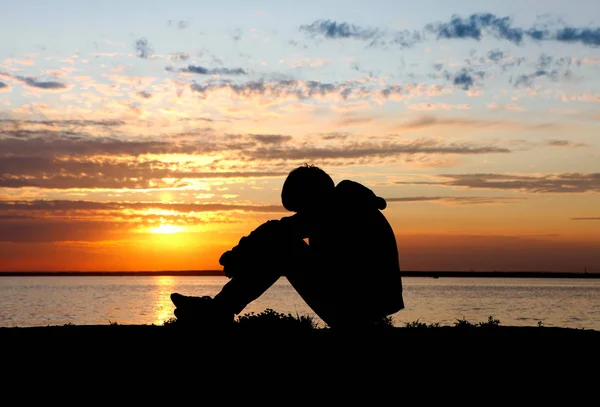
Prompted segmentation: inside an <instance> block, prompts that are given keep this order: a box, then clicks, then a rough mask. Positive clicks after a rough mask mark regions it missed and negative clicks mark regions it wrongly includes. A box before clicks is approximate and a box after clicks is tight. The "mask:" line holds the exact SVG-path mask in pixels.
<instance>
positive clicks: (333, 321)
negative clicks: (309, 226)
mask: <svg viewBox="0 0 600 407" xmlns="http://www.w3.org/2000/svg"><path fill="white" fill-rule="evenodd" d="M270 257H271V258H270V259H269V261H266V262H262V264H253V263H249V264H248V266H247V268H245V269H244V270H243V272H239V273H236V275H235V276H234V277H232V278H231V279H230V280H229V281H228V282H227V283H226V284H225V285H224V286H223V288H222V290H221V291H220V292H219V293H218V294H217V295H216V296H215V297H214V300H215V301H216V302H217V303H218V304H219V305H220V306H222V307H224V308H225V309H226V310H227V311H229V312H233V313H234V314H239V313H241V312H242V310H243V309H244V308H245V307H246V306H247V305H248V304H249V303H250V302H252V301H254V300H255V299H257V298H258V297H260V296H261V295H262V294H263V293H264V292H265V291H266V290H267V289H269V287H271V286H272V285H273V284H274V283H275V282H276V281H277V280H278V279H279V278H280V277H281V276H285V277H286V278H287V279H288V281H289V282H290V284H291V285H292V287H293V288H294V289H295V290H296V291H297V292H298V294H299V295H300V297H301V298H302V299H303V300H304V301H305V302H306V304H307V305H308V306H309V307H310V308H311V309H312V310H313V311H314V312H315V313H316V314H317V315H318V316H319V317H320V318H321V319H322V320H323V321H324V322H325V323H326V324H327V325H328V326H329V327H331V328H344V327H345V328H360V327H368V326H372V325H374V324H375V322H377V321H378V320H381V319H382V318H383V317H385V316H386V313H385V312H381V311H378V310H377V309H376V308H377V307H376V306H372V304H371V303H370V302H368V301H364V297H363V296H362V295H361V288H362V287H363V286H362V284H361V281H362V279H364V278H365V276H364V274H362V272H364V270H361V276H357V275H352V273H351V272H349V271H348V269H346V270H341V269H340V268H336V267H325V266H324V265H325V264H327V262H324V261H322V259H320V258H319V257H318V256H315V254H314V253H313V252H312V250H311V248H310V247H309V246H308V245H307V244H306V243H305V242H304V241H300V242H298V244H296V245H295V246H294V247H290V248H289V249H287V250H284V251H282V250H279V251H278V253H277V255H275V256H273V255H271V256H270Z"/></svg>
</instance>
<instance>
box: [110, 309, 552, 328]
mask: <svg viewBox="0 0 600 407" xmlns="http://www.w3.org/2000/svg"><path fill="white" fill-rule="evenodd" d="M177 322H178V321H177V318H170V319H168V320H166V321H165V322H164V323H163V325H164V326H177ZM112 324H115V323H111V325H112ZM234 325H235V326H238V327H241V328H261V329H272V328H276V329H298V330H301V331H312V330H319V329H328V327H327V326H324V327H321V326H319V324H318V322H316V321H315V320H314V318H312V317H311V316H308V315H295V316H294V315H292V314H290V313H288V314H285V313H280V312H277V311H275V310H273V309H271V308H267V309H265V310H264V311H262V312H260V313H254V312H251V313H246V314H243V315H240V316H238V317H237V319H236V320H234ZM376 326H377V327H378V328H394V327H396V326H395V324H394V320H393V318H392V317H391V316H388V317H385V318H382V319H381V320H380V321H378V322H377V325H376ZM498 326H500V320H499V319H496V318H494V317H493V316H489V317H488V319H487V321H485V322H475V323H472V322H470V321H468V320H466V319H465V318H464V317H463V318H462V319H457V320H456V322H455V323H454V327H455V328H459V329H467V328H494V327H498ZM538 326H539V327H542V326H543V323H542V321H539V322H538ZM404 327H405V328H410V329H431V328H441V327H443V326H442V325H440V324H439V323H432V324H426V323H423V322H420V321H419V320H416V321H413V322H407V323H405V325H404Z"/></svg>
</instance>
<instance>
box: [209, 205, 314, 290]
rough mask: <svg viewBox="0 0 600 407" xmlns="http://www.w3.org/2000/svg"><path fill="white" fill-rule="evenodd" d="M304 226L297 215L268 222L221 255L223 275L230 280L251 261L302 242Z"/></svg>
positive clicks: (304, 232)
mask: <svg viewBox="0 0 600 407" xmlns="http://www.w3.org/2000/svg"><path fill="white" fill-rule="evenodd" d="M304 225H305V222H303V221H302V218H301V216H299V215H298V214H295V215H293V216H287V217H283V218H281V219H274V220H269V221H267V222H265V223H263V224H261V225H260V226H258V227H257V228H256V229H254V230H253V231H252V232H250V234H248V235H247V236H244V237H242V238H241V239H240V241H239V242H238V244H237V245H236V246H234V247H233V248H232V249H231V250H228V251H226V252H225V253H223V254H222V255H221V257H220V258H219V264H221V265H222V266H223V271H224V272H225V275H226V276H227V277H229V278H231V277H233V276H234V275H235V274H236V272H237V271H238V270H239V269H241V267H242V266H243V265H244V264H247V263H248V262H251V261H252V260H253V259H259V258H261V257H264V256H265V255H267V253H269V252H273V251H276V250H278V248H284V247H285V246H286V245H289V244H292V243H293V242H294V241H299V240H302V239H303V238H304V237H306V236H305V235H306V231H305V228H304Z"/></svg>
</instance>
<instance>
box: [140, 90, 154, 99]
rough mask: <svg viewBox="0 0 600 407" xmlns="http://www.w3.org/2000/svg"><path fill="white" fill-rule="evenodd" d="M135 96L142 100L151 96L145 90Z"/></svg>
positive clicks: (150, 93)
mask: <svg viewBox="0 0 600 407" xmlns="http://www.w3.org/2000/svg"><path fill="white" fill-rule="evenodd" d="M137 95H138V96H139V97H141V98H144V99H150V98H152V96H153V94H152V92H146V91H145V90H142V91H140V92H137Z"/></svg>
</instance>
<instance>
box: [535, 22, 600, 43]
mask: <svg viewBox="0 0 600 407" xmlns="http://www.w3.org/2000/svg"><path fill="white" fill-rule="evenodd" d="M542 36H543V38H544V39H555V40H556V41H560V42H566V43H572V42H580V43H582V44H583V45H589V46H592V47H597V46H599V45H600V28H598V27H596V28H577V27H563V28H560V29H558V30H556V31H555V32H551V31H545V32H544V33H543V35H542Z"/></svg>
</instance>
